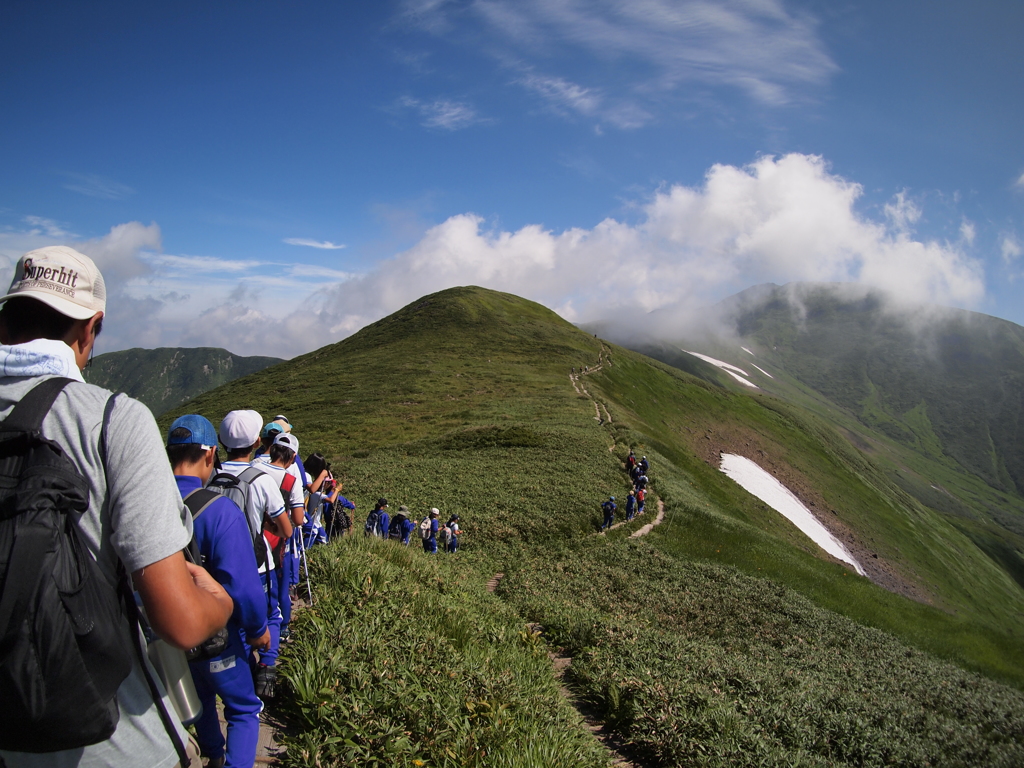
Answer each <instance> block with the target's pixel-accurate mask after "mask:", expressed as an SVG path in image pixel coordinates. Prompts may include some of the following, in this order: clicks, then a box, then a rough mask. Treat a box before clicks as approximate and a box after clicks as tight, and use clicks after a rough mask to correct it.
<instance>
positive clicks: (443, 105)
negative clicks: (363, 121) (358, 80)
mask: <svg viewBox="0 0 1024 768" xmlns="http://www.w3.org/2000/svg"><path fill="white" fill-rule="evenodd" d="M398 104H399V106H400V107H405V108H407V109H412V110H414V111H415V112H417V113H419V116H420V125H422V126H423V127H425V128H442V129H444V130H446V131H458V130H461V129H462V128H468V127H470V126H471V125H476V124H478V123H483V122H488V121H487V120H485V119H484V118H482V117H480V116H479V115H478V114H477V112H476V110H475V109H473V107H472V106H470V105H469V104H466V103H464V102H461V101H452V100H450V99H437V100H436V101H420V100H419V99H414V98H412V97H411V96H404V97H402V98H401V99H399V100H398Z"/></svg>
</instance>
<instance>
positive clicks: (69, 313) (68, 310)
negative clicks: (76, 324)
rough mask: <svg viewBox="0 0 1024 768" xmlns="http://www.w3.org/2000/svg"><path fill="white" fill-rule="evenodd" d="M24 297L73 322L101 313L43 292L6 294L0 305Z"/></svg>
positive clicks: (99, 310)
mask: <svg viewBox="0 0 1024 768" xmlns="http://www.w3.org/2000/svg"><path fill="white" fill-rule="evenodd" d="M19 297H24V298H27V299H35V300H36V301H41V302H43V304H46V305H47V306H48V307H51V308H52V309H55V310H57V311H58V312H60V313H61V314H62V315H65V316H66V317H70V318H72V319H73V320H88V319H89V318H90V317H92V316H93V315H95V314H97V313H98V312H102V311H103V310H102V309H89V308H88V307H83V306H80V305H79V304H75V303H74V302H71V301H68V300H67V299H65V298H63V297H61V296H54V295H53V294H52V293H49V292H45V291H38V292H37V291H32V290H28V291H18V292H17V293H8V294H7V295H6V296H4V297H3V298H0V304H3V303H4V302H5V301H7V300H8V299H17V298H19Z"/></svg>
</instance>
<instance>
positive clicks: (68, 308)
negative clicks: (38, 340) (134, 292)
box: [0, 245, 107, 320]
mask: <svg viewBox="0 0 1024 768" xmlns="http://www.w3.org/2000/svg"><path fill="white" fill-rule="evenodd" d="M17 296H24V297H26V298H30V299H36V300H37V301H41V302H43V303H44V304H46V305H48V306H50V307H52V308H53V309H55V310H57V311H58V312H60V313H61V314H62V315H65V316H67V317H71V318H74V319H75V320H88V319H89V318H90V317H92V316H93V315H95V314H96V313H97V312H104V311H106V308H107V287H106V285H105V284H104V282H103V275H101V274H100V271H99V269H97V267H96V265H95V264H94V263H93V260H92V259H90V258H89V257H88V256H86V255H85V254H84V253H79V252H78V251H76V250H75V249H74V248H68V247H67V246H66V245H48V246H46V247H45V248H38V249H36V250H34V251H29V252H28V253H26V254H25V255H24V256H22V257H21V258H20V259H18V264H17V266H16V267H15V268H14V279H13V280H11V287H10V288H9V289H8V290H7V295H6V296H4V297H3V298H0V303H2V302H5V301H7V300H8V299H13V298H15V297H17Z"/></svg>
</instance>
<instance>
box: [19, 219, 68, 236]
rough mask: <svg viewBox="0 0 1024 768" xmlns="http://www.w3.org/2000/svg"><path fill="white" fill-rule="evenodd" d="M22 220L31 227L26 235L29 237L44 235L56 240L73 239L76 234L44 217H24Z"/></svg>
mask: <svg viewBox="0 0 1024 768" xmlns="http://www.w3.org/2000/svg"><path fill="white" fill-rule="evenodd" d="M22 220H23V221H24V222H25V223H26V224H28V225H29V227H31V229H30V230H29V231H28V232H27V233H26V234H28V235H44V236H45V237H48V238H53V239H56V240H60V239H64V238H73V237H75V235H74V234H72V233H71V232H68V231H67V230H66V229H64V227H63V225H61V224H59V223H58V222H56V221H54V220H53V219H47V218H44V217H42V216H23V217H22Z"/></svg>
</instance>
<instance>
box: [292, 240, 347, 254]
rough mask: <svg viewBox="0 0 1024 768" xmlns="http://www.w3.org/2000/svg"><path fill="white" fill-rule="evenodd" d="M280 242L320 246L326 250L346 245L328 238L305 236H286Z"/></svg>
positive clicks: (338, 248)
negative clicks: (313, 238) (316, 238)
mask: <svg viewBox="0 0 1024 768" xmlns="http://www.w3.org/2000/svg"><path fill="white" fill-rule="evenodd" d="M282 242H284V243H287V244H288V245H305V246H307V247H309V248H321V249H323V250H327V251H336V250H340V249H341V248H345V247H346V246H344V245H339V244H337V243H332V242H331V241H330V240H310V239H309V238H307V237H286V238H285V239H284V240H283V241H282Z"/></svg>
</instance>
